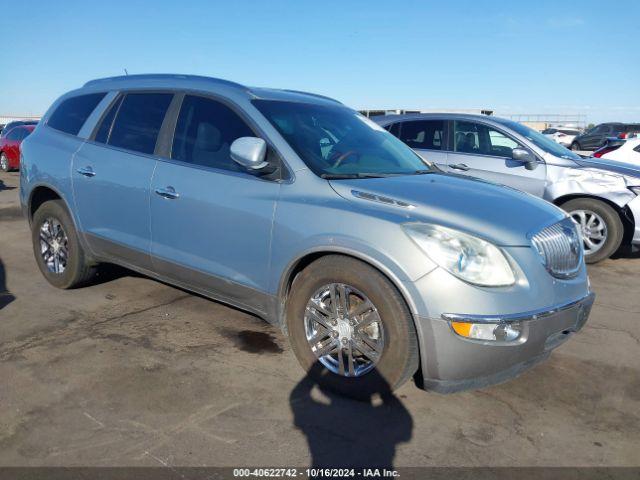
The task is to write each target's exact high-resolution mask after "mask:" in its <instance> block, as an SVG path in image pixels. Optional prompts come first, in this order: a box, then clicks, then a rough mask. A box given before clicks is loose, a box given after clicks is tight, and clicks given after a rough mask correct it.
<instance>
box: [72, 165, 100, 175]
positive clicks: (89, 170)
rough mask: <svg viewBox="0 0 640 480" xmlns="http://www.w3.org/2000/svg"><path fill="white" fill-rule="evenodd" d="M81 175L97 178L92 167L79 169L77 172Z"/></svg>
mask: <svg viewBox="0 0 640 480" xmlns="http://www.w3.org/2000/svg"><path fill="white" fill-rule="evenodd" d="M76 171H77V172H78V173H79V174H80V175H84V176H85V177H95V176H96V172H94V171H93V168H91V167H84V168H79V169H78V170H76Z"/></svg>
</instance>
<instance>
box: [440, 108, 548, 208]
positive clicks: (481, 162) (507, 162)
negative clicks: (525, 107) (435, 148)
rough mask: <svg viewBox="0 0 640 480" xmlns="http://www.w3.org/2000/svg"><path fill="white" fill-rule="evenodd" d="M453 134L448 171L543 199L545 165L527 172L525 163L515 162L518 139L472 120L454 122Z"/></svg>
mask: <svg viewBox="0 0 640 480" xmlns="http://www.w3.org/2000/svg"><path fill="white" fill-rule="evenodd" d="M452 132H453V148H452V150H453V151H452V152H449V155H448V158H447V167H448V171H449V172H452V173H459V174H462V175H469V176H471V177H477V178H482V179H485V180H489V181H490V182H494V183H498V184H502V185H507V186H509V187H512V188H516V189H518V190H522V191H525V192H528V193H531V194H533V195H537V196H539V197H542V196H543V194H544V188H545V182H546V166H545V164H544V163H539V164H538V165H537V166H536V168H535V169H534V170H527V169H526V168H525V165H524V163H522V162H520V161H517V160H513V158H512V151H513V149H514V148H516V147H521V145H520V144H519V143H518V142H517V141H516V140H514V139H513V138H511V137H510V136H508V135H507V134H506V133H503V132H502V131H500V130H497V129H496V128H493V127H491V126H488V125H485V124H483V123H477V122H472V121H458V120H455V121H454V122H453V128H452ZM524 148H526V147H524Z"/></svg>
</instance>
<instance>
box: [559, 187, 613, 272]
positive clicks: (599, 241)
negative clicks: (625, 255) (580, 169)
mask: <svg viewBox="0 0 640 480" xmlns="http://www.w3.org/2000/svg"><path fill="white" fill-rule="evenodd" d="M562 208H563V209H564V210H565V211H566V212H567V213H569V215H571V217H572V218H573V219H574V220H575V221H576V222H577V223H578V225H579V226H580V229H581V230H582V238H583V243H584V248H585V252H584V253H585V255H584V260H585V262H587V263H597V262H599V261H601V260H604V259H605V258H609V257H610V256H611V255H613V254H614V253H615V252H616V251H617V250H618V248H620V244H621V243H622V237H623V236H624V226H623V225H622V220H621V219H620V215H618V212H616V211H615V210H614V209H613V208H612V207H611V206H610V205H608V204H607V203H605V202H603V201H601V200H596V199H594V198H576V199H574V200H569V201H568V202H566V203H564V204H563V205H562Z"/></svg>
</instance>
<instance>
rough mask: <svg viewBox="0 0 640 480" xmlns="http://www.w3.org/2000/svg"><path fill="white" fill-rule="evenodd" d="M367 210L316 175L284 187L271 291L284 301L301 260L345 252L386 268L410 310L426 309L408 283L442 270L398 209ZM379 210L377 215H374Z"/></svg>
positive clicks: (306, 175) (276, 226)
mask: <svg viewBox="0 0 640 480" xmlns="http://www.w3.org/2000/svg"><path fill="white" fill-rule="evenodd" d="M375 207H376V205H375V204H372V208H371V210H368V209H367V208H363V207H362V206H361V205H358V204H356V203H355V202H349V201H348V200H346V199H344V198H342V197H340V196H339V195H338V194H337V193H335V191H334V190H333V189H332V188H331V186H330V185H329V182H327V181H325V180H321V179H319V178H317V177H315V175H314V174H313V173H311V172H310V171H308V170H307V171H301V172H298V173H297V178H296V182H295V183H291V184H287V185H283V188H282V190H281V197H280V200H279V202H278V206H277V210H276V214H275V219H274V220H275V221H274V233H273V247H272V262H271V265H272V268H271V280H270V290H271V292H272V293H273V294H278V295H279V296H280V297H281V298H282V295H283V289H284V287H285V285H284V284H285V283H286V280H287V279H288V275H289V273H290V272H291V270H292V268H293V267H295V265H296V264H297V262H298V261H299V260H301V259H302V258H304V257H305V256H306V255H309V254H314V253H319V252H322V253H341V254H345V255H350V256H353V257H356V258H359V259H361V260H363V261H365V262H367V263H369V264H371V265H373V266H374V267H376V268H378V269H379V270H381V271H382V272H383V273H384V274H385V275H387V277H389V278H390V279H391V281H392V282H393V283H394V284H395V285H396V287H398V288H399V289H400V290H404V291H402V293H403V295H404V296H405V298H406V299H407V300H408V302H409V304H410V305H409V307H410V309H411V310H412V311H413V312H414V313H417V312H418V311H420V306H419V305H417V304H416V303H415V302H414V301H413V300H414V299H415V298H416V297H415V293H413V292H407V291H406V289H405V288H404V285H412V282H413V281H415V280H416V279H418V278H420V277H422V276H424V275H426V274H427V273H429V272H430V271H432V270H433V269H435V268H436V265H435V264H433V262H431V261H430V260H429V259H428V258H427V257H426V255H425V254H424V253H422V251H420V250H419V248H418V247H417V246H416V244H415V243H414V242H413V241H412V240H411V239H410V238H409V237H408V236H407V235H406V234H405V233H404V231H403V230H402V226H401V225H400V223H401V222H400V221H398V218H400V217H399V215H401V214H399V213H398V214H396V213H394V212H393V211H383V210H378V209H375ZM374 211H375V213H374Z"/></svg>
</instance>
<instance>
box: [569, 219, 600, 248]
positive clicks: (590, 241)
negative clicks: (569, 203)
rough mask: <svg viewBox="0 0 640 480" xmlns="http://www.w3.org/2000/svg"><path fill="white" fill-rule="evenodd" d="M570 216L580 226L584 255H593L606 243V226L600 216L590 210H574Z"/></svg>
mask: <svg viewBox="0 0 640 480" xmlns="http://www.w3.org/2000/svg"><path fill="white" fill-rule="evenodd" d="M570 215H571V218H573V219H574V220H575V221H576V223H577V224H578V225H579V226H580V233H581V235H582V242H583V243H584V253H585V255H593V254H594V253H595V252H597V251H598V250H600V249H601V248H602V247H603V245H604V244H605V243H606V241H607V224H606V223H605V221H604V220H603V219H602V217H601V216H600V215H598V214H597V213H595V212H592V211H590V210H574V211H573V212H571V213H570Z"/></svg>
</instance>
